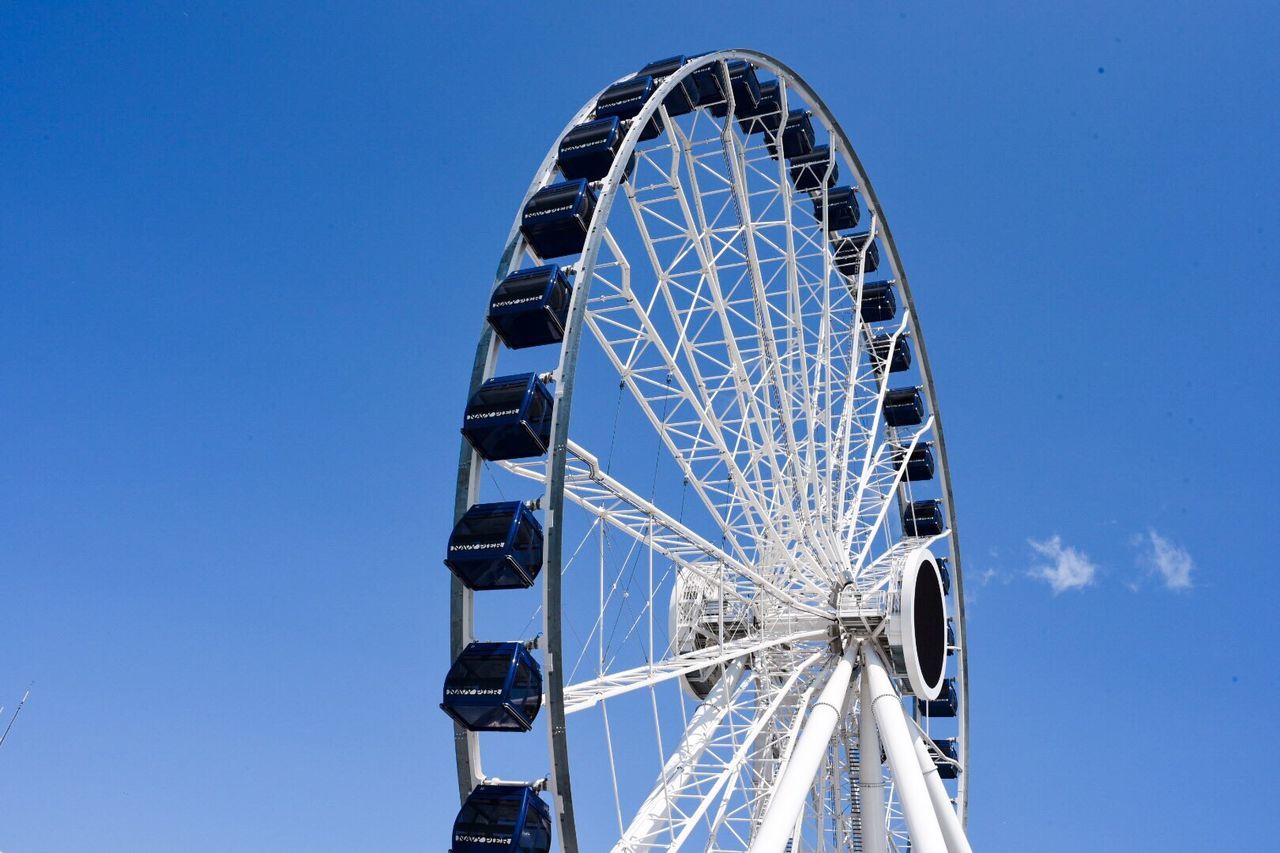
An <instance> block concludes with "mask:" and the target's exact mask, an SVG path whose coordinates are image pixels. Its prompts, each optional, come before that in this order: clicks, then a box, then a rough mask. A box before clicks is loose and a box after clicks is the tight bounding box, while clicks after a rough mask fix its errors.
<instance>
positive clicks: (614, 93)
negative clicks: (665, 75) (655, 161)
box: [596, 74, 662, 139]
mask: <svg viewBox="0 0 1280 853" xmlns="http://www.w3.org/2000/svg"><path fill="white" fill-rule="evenodd" d="M656 88H657V84H655V83H654V82H653V78H652V77H650V76H649V75H648V74H645V75H644V76H642V77H641V76H637V77H632V78H631V79H630V80H622V81H620V82H618V83H614V84H613V85H612V86H610V87H609V88H608V89H605V90H604V91H603V92H601V93H600V97H598V98H596V118H608V117H609V116H617V117H618V118H620V119H628V118H635V117H636V116H638V115H639V114H640V111H641V110H642V109H644V105H645V104H646V103H648V101H649V96H650V95H652V94H653V90H654V89H656ZM660 133H662V117H661V116H659V115H658V114H657V113H656V112H655V113H654V114H653V116H652V117H651V118H650V119H649V122H648V124H646V125H645V126H644V130H642V131H641V132H640V138H641V139H653V138H655V137H656V136H658V134H660Z"/></svg>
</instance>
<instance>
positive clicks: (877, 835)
mask: <svg viewBox="0 0 1280 853" xmlns="http://www.w3.org/2000/svg"><path fill="white" fill-rule="evenodd" d="M859 681H860V682H861V685H860V687H861V698H860V700H859V702H858V807H859V809H860V816H861V819H862V820H861V822H862V851H863V853H888V849H889V847H888V834H887V832H886V830H885V815H884V770H883V769H882V767H881V764H880V734H879V733H878V732H877V731H876V720H875V716H874V714H873V713H872V711H871V705H872V700H871V680H870V679H869V678H867V674H866V671H865V670H864V671H863V673H862V675H861V676H860V677H859Z"/></svg>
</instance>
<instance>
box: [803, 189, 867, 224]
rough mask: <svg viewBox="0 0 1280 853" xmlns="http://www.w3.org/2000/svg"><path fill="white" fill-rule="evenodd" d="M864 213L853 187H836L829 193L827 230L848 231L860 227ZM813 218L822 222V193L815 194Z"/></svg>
mask: <svg viewBox="0 0 1280 853" xmlns="http://www.w3.org/2000/svg"><path fill="white" fill-rule="evenodd" d="M861 217H862V211H861V210H860V209H859V207H858V195H857V191H856V190H855V189H854V188H853V187H836V188H835V189H833V190H828V191H827V230H828V231H847V230H848V229H850V228H857V227H858V220H859V219H860V218H861ZM813 218H814V219H817V220H818V221H819V222H821V221H822V193H821V191H818V192H815V193H814V194H813Z"/></svg>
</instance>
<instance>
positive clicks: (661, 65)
mask: <svg viewBox="0 0 1280 853" xmlns="http://www.w3.org/2000/svg"><path fill="white" fill-rule="evenodd" d="M686 61H688V60H687V58H686V57H685V56H683V55H681V56H669V57H667V58H666V59H659V60H657V61H656V62H650V63H649V64H648V65H646V66H645V67H644V68H641V69H640V70H639V71H638V72H637V73H636V76H637V77H645V76H648V77H652V78H653V82H654V83H655V84H656V85H659V86H661V85H662V81H664V80H666V79H667V78H668V77H670V76H671V75H672V74H675V73H676V72H677V71H679V70H680V69H681V67H683V66H684V64H685V62H686ZM662 105H663V106H664V107H666V108H667V114H668V115H673V116H682V115H684V114H685V113H688V112H692V111H693V108H694V107H696V106H697V105H698V87H697V85H696V84H695V83H694V81H693V75H692V74H691V75H689V76H688V77H686V78H684V79H683V80H681V81H680V82H679V83H678V84H676V87H675V88H674V89H672V90H671V94H669V95H667V99H666V100H665V101H663V102H662Z"/></svg>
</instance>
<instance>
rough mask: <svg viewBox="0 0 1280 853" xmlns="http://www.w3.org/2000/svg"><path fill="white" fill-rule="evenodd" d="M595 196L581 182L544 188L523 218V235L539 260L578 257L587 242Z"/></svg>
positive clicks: (593, 213)
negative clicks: (569, 256) (566, 256)
mask: <svg viewBox="0 0 1280 853" xmlns="http://www.w3.org/2000/svg"><path fill="white" fill-rule="evenodd" d="M595 212H596V194H595V190H593V189H591V187H590V185H589V184H587V182H586V181H585V180H583V179H581V178H579V179H578V180H574V181H564V182H562V183H559V184H551V185H550V186H546V187H543V188H542V189H540V190H538V191H537V192H536V193H534V194H533V197H532V198H530V199H529V202H528V203H527V204H526V205H525V206H524V212H523V213H522V214H521V215H520V233H521V234H523V235H524V239H525V241H526V242H527V243H528V244H529V248H530V249H532V250H533V253H534V254H535V255H537V256H538V257H540V258H544V259H548V258H559V257H563V256H565V255H576V254H579V253H580V252H581V251H582V247H583V246H584V245H586V242H587V229H588V228H589V227H590V225H591V217H592V216H594V215H595Z"/></svg>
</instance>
